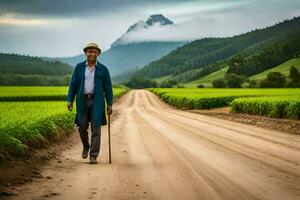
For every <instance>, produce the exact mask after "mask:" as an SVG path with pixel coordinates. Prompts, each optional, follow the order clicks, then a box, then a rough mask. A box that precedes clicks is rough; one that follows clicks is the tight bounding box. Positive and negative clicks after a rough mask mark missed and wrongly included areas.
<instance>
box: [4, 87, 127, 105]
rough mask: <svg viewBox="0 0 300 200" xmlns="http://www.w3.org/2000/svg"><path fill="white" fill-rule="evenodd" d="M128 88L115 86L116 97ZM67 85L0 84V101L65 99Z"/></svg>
mask: <svg viewBox="0 0 300 200" xmlns="http://www.w3.org/2000/svg"><path fill="white" fill-rule="evenodd" d="M127 90H128V88H125V87H117V88H113V93H114V98H118V97H119V96H120V95H122V94H123V93H124V92H126V91H127ZM67 94H68V87H67V86H0V101H65V100H66V99H67Z"/></svg>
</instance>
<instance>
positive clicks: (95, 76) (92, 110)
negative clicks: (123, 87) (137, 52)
mask: <svg viewBox="0 0 300 200" xmlns="http://www.w3.org/2000/svg"><path fill="white" fill-rule="evenodd" d="M83 51H84V53H85V55H86V60H85V61H83V62H80V63H78V64H77V65H76V67H75V69H74V71H73V74H72V78H71V81H70V84H69V91H68V97H67V104H68V105H67V107H68V109H69V111H72V109H73V101H74V98H75V95H76V117H75V121H74V122H75V124H77V127H78V131H79V134H80V139H81V141H82V144H83V151H82V158H83V159H85V158H87V157H88V154H89V151H90V163H91V164H95V163H97V157H98V155H99V153H100V144H101V125H106V124H107V121H106V115H105V101H104V96H105V99H106V103H107V114H108V115H111V114H112V103H113V90H112V83H111V78H110V74H109V71H108V69H107V67H106V66H104V65H103V64H101V63H100V62H98V61H97V56H98V55H100V53H101V49H100V48H99V47H98V45H97V44H95V43H89V44H88V45H87V46H86V47H85V48H84V49H83ZM89 122H91V132H92V137H91V144H89V140H88V131H87V130H88V127H89Z"/></svg>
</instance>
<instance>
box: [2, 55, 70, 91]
mask: <svg viewBox="0 0 300 200" xmlns="http://www.w3.org/2000/svg"><path fill="white" fill-rule="evenodd" d="M0 60H1V62H0V71H1V74H0V85H67V84H68V81H69V79H70V75H71V73H72V71H73V68H72V67H71V66H69V65H67V64H65V63H61V62H58V61H55V62H51V61H45V60H42V59H41V58H38V57H31V56H24V55H18V54H6V53H0Z"/></svg>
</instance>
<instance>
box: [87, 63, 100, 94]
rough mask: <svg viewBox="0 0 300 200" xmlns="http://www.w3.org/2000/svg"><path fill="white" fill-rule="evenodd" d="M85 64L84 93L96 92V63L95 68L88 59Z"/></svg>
mask: <svg viewBox="0 0 300 200" xmlns="http://www.w3.org/2000/svg"><path fill="white" fill-rule="evenodd" d="M96 62H97V61H96ZM85 65H86V67H85V75H84V76H85V77H84V94H87V93H94V85H95V84H94V76H95V69H96V66H95V65H94V66H93V69H90V68H89V65H88V62H87V61H86V62H85Z"/></svg>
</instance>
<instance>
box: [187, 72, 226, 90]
mask: <svg viewBox="0 0 300 200" xmlns="http://www.w3.org/2000/svg"><path fill="white" fill-rule="evenodd" d="M227 70H228V67H225V68H222V69H220V70H218V71H215V72H213V73H210V74H208V75H206V76H204V77H202V78H200V79H197V80H194V81H191V82H187V83H184V84H183V86H184V87H188V88H196V87H197V86H198V85H200V84H201V85H203V86H204V87H212V82H213V81H214V80H216V79H218V78H223V77H224V75H225V73H226V71H227Z"/></svg>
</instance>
